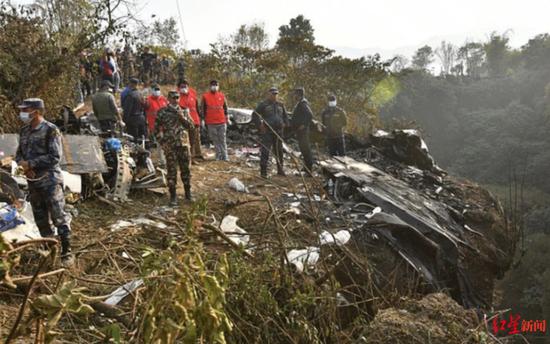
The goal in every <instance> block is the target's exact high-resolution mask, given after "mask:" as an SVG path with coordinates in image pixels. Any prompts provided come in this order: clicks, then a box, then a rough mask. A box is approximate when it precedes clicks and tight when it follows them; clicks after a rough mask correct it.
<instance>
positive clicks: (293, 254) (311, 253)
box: [286, 246, 321, 272]
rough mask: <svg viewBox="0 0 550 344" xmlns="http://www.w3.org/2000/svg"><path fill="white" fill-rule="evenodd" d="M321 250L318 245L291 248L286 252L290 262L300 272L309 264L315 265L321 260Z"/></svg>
mask: <svg viewBox="0 0 550 344" xmlns="http://www.w3.org/2000/svg"><path fill="white" fill-rule="evenodd" d="M320 252H321V250H320V249H319V248H318V247H313V246H310V247H306V248H304V249H296V250H290V251H288V253H287V254H286V256H287V258H288V262H289V263H290V264H292V265H293V266H294V267H295V268H296V270H297V271H298V272H303V271H304V268H305V267H307V266H313V265H315V264H316V263H317V261H318V260H319V256H320Z"/></svg>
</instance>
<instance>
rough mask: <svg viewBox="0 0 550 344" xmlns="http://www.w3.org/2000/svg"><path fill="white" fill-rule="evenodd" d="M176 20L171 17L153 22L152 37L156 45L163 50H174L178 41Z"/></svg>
mask: <svg viewBox="0 0 550 344" xmlns="http://www.w3.org/2000/svg"><path fill="white" fill-rule="evenodd" d="M177 25H178V24H177V22H176V19H174V18H173V17H171V18H168V19H165V20H164V21H160V20H155V22H153V37H154V38H155V40H156V43H157V44H158V45H160V46H161V47H164V48H174V46H175V45H177V44H178V41H179V40H180V35H179V31H178V27H177Z"/></svg>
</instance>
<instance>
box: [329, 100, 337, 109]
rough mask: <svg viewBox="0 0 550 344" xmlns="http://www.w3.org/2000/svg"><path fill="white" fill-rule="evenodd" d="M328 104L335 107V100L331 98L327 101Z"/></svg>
mask: <svg viewBox="0 0 550 344" xmlns="http://www.w3.org/2000/svg"><path fill="white" fill-rule="evenodd" d="M328 106H330V107H335V106H336V100H331V101H330V102H328Z"/></svg>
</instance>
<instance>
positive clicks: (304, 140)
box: [296, 129, 313, 171]
mask: <svg viewBox="0 0 550 344" xmlns="http://www.w3.org/2000/svg"><path fill="white" fill-rule="evenodd" d="M296 138H297V139H298V146H299V147H300V152H301V153H302V159H303V160H304V165H305V167H306V168H307V169H308V170H309V171H311V170H312V168H313V154H312V153H311V144H310V142H309V129H303V130H296Z"/></svg>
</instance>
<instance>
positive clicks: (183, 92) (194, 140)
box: [179, 79, 204, 163]
mask: <svg viewBox="0 0 550 344" xmlns="http://www.w3.org/2000/svg"><path fill="white" fill-rule="evenodd" d="M179 91H180V100H179V105H180V107H181V108H182V109H189V115H190V116H191V118H192V119H193V123H194V124H195V127H194V128H193V129H191V130H189V141H190V143H191V157H192V162H193V163H194V162H195V161H196V160H203V159H204V158H203V156H202V152H201V119H200V115H199V100H198V99H197V92H196V91H195V90H194V89H193V88H192V87H190V86H189V82H187V80H185V79H184V80H182V82H181V83H180V85H179Z"/></svg>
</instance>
